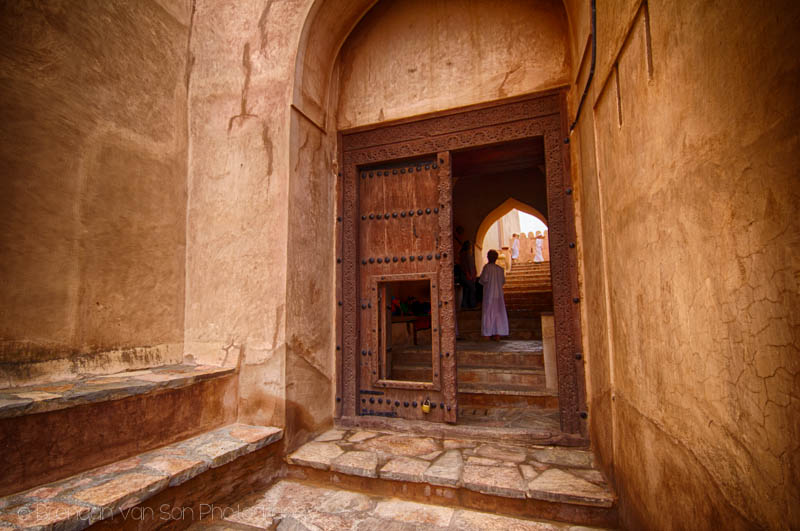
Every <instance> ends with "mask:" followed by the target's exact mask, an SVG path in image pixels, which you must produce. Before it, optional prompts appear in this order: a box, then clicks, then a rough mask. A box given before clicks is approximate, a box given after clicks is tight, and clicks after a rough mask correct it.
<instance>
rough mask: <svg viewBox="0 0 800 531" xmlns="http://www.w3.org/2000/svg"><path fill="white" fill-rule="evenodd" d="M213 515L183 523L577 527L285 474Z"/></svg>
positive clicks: (298, 528) (327, 530) (370, 528)
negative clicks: (338, 486)
mask: <svg viewBox="0 0 800 531" xmlns="http://www.w3.org/2000/svg"><path fill="white" fill-rule="evenodd" d="M230 507H231V511H230V512H226V513H225V514H224V515H221V516H218V517H217V519H214V520H209V521H201V522H197V523H195V524H193V525H192V526H191V527H190V528H189V529H191V530H193V531H203V530H212V529H278V530H283V531H290V530H291V531H309V530H314V531H316V530H324V531H335V530H355V531H374V530H376V529H383V530H386V531H390V530H403V531H413V530H429V529H430V530H442V531H444V530H447V531H455V530H464V531H489V530H491V531H497V530H508V531H556V530H564V531H578V530H586V529H597V528H586V527H579V526H571V525H569V524H562V523H555V522H546V521H541V520H527V519H521V518H511V517H506V516H498V515H494V514H488V513H483V512H478V511H472V510H467V509H459V508H454V507H442V506H438V505H427V504H424V503H416V502H410V501H403V500H399V499H396V498H382V497H377V496H369V495H367V494H361V493H356V492H351V491H346V490H339V489H336V488H326V487H319V486H315V485H308V484H305V483H300V482H296V481H291V480H283V481H280V482H278V483H276V484H274V485H272V486H271V487H269V488H268V489H266V490H265V491H262V492H257V493H254V494H252V495H250V496H248V497H246V498H245V499H243V500H241V501H239V502H237V503H233V504H231V506H230Z"/></svg>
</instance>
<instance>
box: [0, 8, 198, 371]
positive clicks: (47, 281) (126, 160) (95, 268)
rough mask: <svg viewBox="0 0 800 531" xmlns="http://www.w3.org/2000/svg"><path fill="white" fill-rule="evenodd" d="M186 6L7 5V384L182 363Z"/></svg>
mask: <svg viewBox="0 0 800 531" xmlns="http://www.w3.org/2000/svg"><path fill="white" fill-rule="evenodd" d="M186 5H187V4H186V3H185V2H184V3H178V2H173V3H171V4H170V6H169V9H168V10H165V9H164V8H163V7H162V6H161V5H160V3H158V2H155V1H149V0H143V1H141V2H135V3H127V4H120V3H117V4H114V3H108V2H88V3H86V4H85V5H82V7H81V9H79V10H76V9H72V8H71V7H70V6H69V5H66V4H62V3H57V2H46V3H30V2H10V3H5V4H4V5H3V7H2V8H0V10H2V12H0V31H2V34H3V35H4V45H3V52H2V54H0V76H2V77H3V79H4V82H3V83H2V84H0V101H2V102H3V103H2V105H0V119H1V120H2V123H3V127H2V131H0V160H1V161H2V167H3V176H2V179H0V211H2V213H3V214H2V216H0V255H2V257H3V258H2V263H1V264H0V285H2V288H0V386H6V385H24V384H26V383H34V382H41V381H47V380H50V379H61V378H62V377H63V376H64V375H68V374H75V373H78V372H82V371H93V372H114V371H117V370H121V369H123V368H127V367H134V368H135V367H138V366H143V365H159V364H163V363H175V362H177V361H178V360H179V359H180V358H179V357H178V358H177V359H175V358H174V357H173V356H172V355H171V354H169V353H167V352H166V351H167V350H170V349H171V348H172V347H170V345H179V344H180V343H181V342H182V335H183V298H184V256H185V252H184V242H185V226H184V220H185V209H186V146H187V142H186V85H185V80H186V43H187V38H188V32H189V14H188V12H187V10H186ZM134 348H147V349H149V354H148V355H147V358H148V359H147V361H146V362H142V360H141V359H140V356H139V354H135V353H133V351H132V350H131V349H134ZM119 352H121V353H122V354H121V355H120V354H119ZM54 373H55V374H54Z"/></svg>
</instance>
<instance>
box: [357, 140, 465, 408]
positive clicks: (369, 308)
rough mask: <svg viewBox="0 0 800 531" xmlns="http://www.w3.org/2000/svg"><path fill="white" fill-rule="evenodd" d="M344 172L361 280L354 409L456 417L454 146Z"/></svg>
mask: <svg viewBox="0 0 800 531" xmlns="http://www.w3.org/2000/svg"><path fill="white" fill-rule="evenodd" d="M344 169H345V179H344V183H343V185H344V188H345V197H347V196H348V195H349V196H350V199H349V200H347V199H346V200H345V201H344V204H343V205H342V208H343V214H344V220H345V223H347V224H352V225H350V226H351V230H350V231H349V234H350V235H349V236H346V237H345V238H344V240H343V241H342V250H343V254H344V259H345V260H348V262H349V263H350V265H351V268H348V269H351V270H352V273H351V275H352V277H353V279H352V280H353V282H352V289H350V292H349V293H348V292H347V288H345V292H344V293H343V294H342V296H343V299H344V307H343V309H342V312H343V321H344V325H343V330H342V333H343V336H344V337H343V343H344V349H345V351H346V352H345V354H346V355H345V356H344V358H345V359H349V360H350V363H351V364H353V365H355V366H354V367H343V371H344V372H345V373H347V372H350V373H351V374H352V377H354V380H355V381H354V382H352V383H353V384H355V386H356V387H357V391H356V392H355V393H353V394H352V395H351V396H352V398H351V400H354V401H355V404H352V405H350V404H345V405H344V409H345V414H347V410H348V409H349V410H350V411H351V412H352V414H354V415H373V416H384V417H400V418H406V419H417V420H428V421H434V422H455V421H456V411H457V406H456V356H455V308H454V304H455V303H454V300H455V299H454V289H453V249H452V246H453V236H452V215H453V214H452V190H451V187H452V186H451V171H450V156H449V153H448V152H442V153H436V154H431V155H428V156H420V157H415V158H414V159H407V160H386V161H381V162H378V163H368V164H361V165H358V164H355V163H350V165H349V166H348V164H347V161H345V168H344ZM348 190H349V191H350V194H348V193H347V191H348ZM347 284H348V282H347V281H346V279H345V286H347ZM348 312H352V313H350V314H348ZM348 317H349V319H348ZM348 353H349V354H351V355H347V354H348ZM348 369H349V370H348ZM348 406H351V407H348Z"/></svg>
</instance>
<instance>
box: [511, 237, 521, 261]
mask: <svg viewBox="0 0 800 531" xmlns="http://www.w3.org/2000/svg"><path fill="white" fill-rule="evenodd" d="M517 258H519V234H516V233H514V234H512V235H511V259H512V260H516V259H517Z"/></svg>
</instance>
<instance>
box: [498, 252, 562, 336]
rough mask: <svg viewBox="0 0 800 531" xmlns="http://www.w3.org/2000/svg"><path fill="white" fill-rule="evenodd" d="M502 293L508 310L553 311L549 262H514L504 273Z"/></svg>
mask: <svg viewBox="0 0 800 531" xmlns="http://www.w3.org/2000/svg"><path fill="white" fill-rule="evenodd" d="M503 293H504V295H505V301H506V309H507V310H508V311H509V312H515V311H518V310H528V311H534V312H542V311H553V286H552V284H551V281H550V262H517V263H515V264H514V265H513V266H512V268H511V272H510V273H508V274H506V283H505V285H504V286H503ZM509 317H510V316H509ZM509 324H510V323H509Z"/></svg>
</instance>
